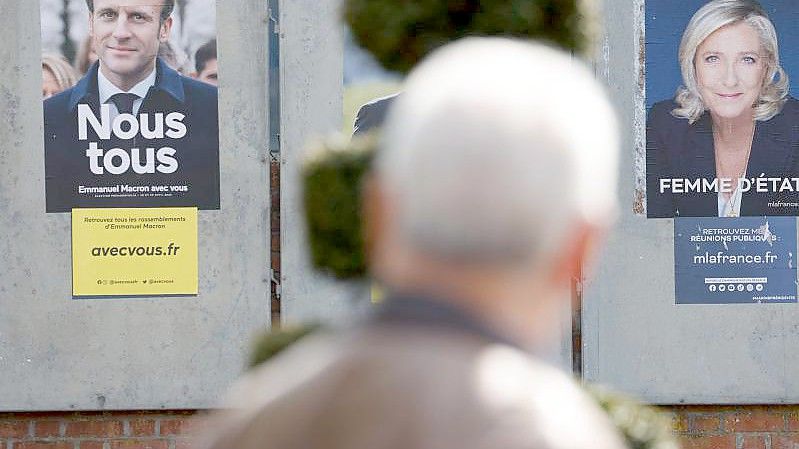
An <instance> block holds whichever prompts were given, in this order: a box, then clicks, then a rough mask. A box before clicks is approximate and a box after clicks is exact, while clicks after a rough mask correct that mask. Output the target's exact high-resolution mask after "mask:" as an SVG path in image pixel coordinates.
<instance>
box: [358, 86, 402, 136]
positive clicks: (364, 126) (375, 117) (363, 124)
mask: <svg viewBox="0 0 799 449" xmlns="http://www.w3.org/2000/svg"><path fill="white" fill-rule="evenodd" d="M397 95H399V94H394V95H389V96H387V97H383V98H378V99H376V100H373V101H371V102H369V103H366V104H365V105H363V106H361V108H360V109H358V114H357V115H356V116H355V127H354V128H355V132H354V133H353V134H354V135H359V134H364V133H366V132H367V131H370V130H372V129H376V128H380V127H381V126H383V122H384V121H385V120H386V115H387V114H388V110H389V107H390V106H391V104H392V103H394V99H396V98H397Z"/></svg>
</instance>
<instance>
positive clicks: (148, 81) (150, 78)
mask: <svg viewBox="0 0 799 449" xmlns="http://www.w3.org/2000/svg"><path fill="white" fill-rule="evenodd" d="M153 85H155V69H153V71H152V72H151V73H150V74H149V75H147V77H146V78H144V79H143V80H141V81H139V83H138V84H136V85H135V86H133V87H132V88H131V89H130V90H129V91H127V92H125V91H124V90H122V89H120V88H118V87H116V86H115V85H114V83H112V82H111V81H109V80H108V78H106V77H105V75H103V71H102V70H100V69H97V91H98V92H97V93H98V94H99V95H100V103H101V104H108V105H109V106H111V120H114V118H115V117H116V116H117V115H119V111H118V110H117V106H116V105H115V104H114V102H113V101H111V97H112V96H114V95H116V94H119V93H131V94H136V95H138V96H139V98H137V99H136V101H134V102H133V114H134V115H135V114H138V113H139V108H141V104H142V102H144V97H145V95H147V91H149V90H150V87H152V86H153Z"/></svg>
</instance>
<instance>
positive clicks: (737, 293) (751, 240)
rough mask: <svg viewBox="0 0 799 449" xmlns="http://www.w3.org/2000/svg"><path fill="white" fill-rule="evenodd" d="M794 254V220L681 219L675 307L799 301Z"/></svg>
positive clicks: (676, 251) (676, 239) (676, 245)
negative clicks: (678, 305)
mask: <svg viewBox="0 0 799 449" xmlns="http://www.w3.org/2000/svg"><path fill="white" fill-rule="evenodd" d="M795 254H796V219H795V218H793V217H741V218H738V219H737V220H729V219H726V218H720V217H686V218H682V217H681V218H676V219H675V220H674V264H675V273H674V279H675V298H676V303H677V304H763V303H796V302H797V300H796V294H797V286H796V284H797V278H796V276H797V271H796V259H795Z"/></svg>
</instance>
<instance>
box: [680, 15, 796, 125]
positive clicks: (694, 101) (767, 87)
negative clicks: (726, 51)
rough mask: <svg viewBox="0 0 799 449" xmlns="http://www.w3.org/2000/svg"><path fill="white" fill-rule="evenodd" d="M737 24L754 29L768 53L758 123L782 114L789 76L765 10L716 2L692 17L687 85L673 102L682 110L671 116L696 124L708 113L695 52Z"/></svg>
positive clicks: (686, 39)
mask: <svg viewBox="0 0 799 449" xmlns="http://www.w3.org/2000/svg"><path fill="white" fill-rule="evenodd" d="M737 23H746V24H747V25H749V26H751V27H752V28H753V29H754V30H755V31H756V32H757V34H758V36H759V37H760V45H761V47H762V48H763V50H764V51H765V52H766V57H765V58H764V59H765V61H766V64H767V66H766V77H765V82H764V85H763V87H762V88H761V91H760V97H759V98H758V99H757V101H756V102H755V104H754V111H755V120H760V121H766V120H768V119H770V118H772V117H774V116H775V115H777V114H778V113H779V112H780V111H781V110H782V106H783V105H784V104H785V101H786V99H787V96H788V75H787V74H786V73H785V70H783V68H782V66H780V54H779V49H778V46H777V32H776V30H775V29H774V24H773V23H771V20H769V18H768V15H767V14H766V12H765V11H764V10H763V7H762V6H760V4H759V3H758V2H756V1H754V0H713V1H711V2H709V3H707V4H706V5H705V6H703V7H701V8H699V10H698V11H697V12H696V13H695V14H694V16H693V17H691V21H690V22H689V23H688V26H687V27H685V32H684V33H683V35H682V40H681V41H680V52H679V61H680V70H681V71H682V78H683V83H684V85H683V86H680V87H679V88H678V89H677V94H676V96H675V97H674V101H676V102H677V104H678V105H679V107H677V108H675V109H674V110H673V111H672V112H671V113H672V115H674V116H675V117H677V118H684V119H688V121H689V122H690V123H693V122H695V121H697V120H698V119H699V117H701V116H702V114H703V113H704V112H705V109H706V107H705V105H704V103H702V97H701V96H700V94H699V87H698V86H697V82H696V67H695V65H694V59H695V57H696V49H697V48H698V47H699V46H700V45H701V44H702V42H704V40H705V39H707V37H708V36H710V35H711V34H713V33H714V32H715V31H717V30H719V29H721V28H723V27H726V26H729V25H734V24H737Z"/></svg>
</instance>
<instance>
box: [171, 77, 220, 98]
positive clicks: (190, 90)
mask: <svg viewBox="0 0 799 449" xmlns="http://www.w3.org/2000/svg"><path fill="white" fill-rule="evenodd" d="M180 81H181V83H182V84H183V90H184V92H185V93H186V97H187V98H195V99H200V100H203V99H213V100H216V98H217V96H218V91H217V88H216V86H212V85H210V84H208V83H204V82H202V81H198V80H196V79H194V78H191V77H188V76H185V75H180Z"/></svg>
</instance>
